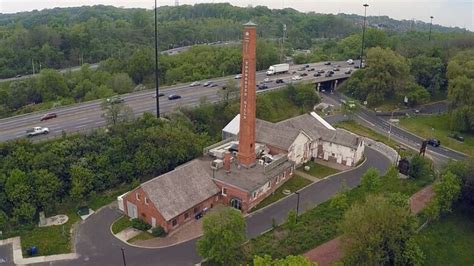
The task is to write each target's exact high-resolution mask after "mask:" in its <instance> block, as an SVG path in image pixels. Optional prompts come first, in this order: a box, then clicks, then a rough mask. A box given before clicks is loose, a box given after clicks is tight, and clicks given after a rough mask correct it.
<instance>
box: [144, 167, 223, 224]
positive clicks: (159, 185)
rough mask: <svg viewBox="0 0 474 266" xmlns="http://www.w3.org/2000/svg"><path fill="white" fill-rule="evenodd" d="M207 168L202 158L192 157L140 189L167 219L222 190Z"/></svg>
mask: <svg viewBox="0 0 474 266" xmlns="http://www.w3.org/2000/svg"><path fill="white" fill-rule="evenodd" d="M205 167H206V166H205V165H203V164H202V163H201V162H200V161H199V160H192V161H190V162H189V163H187V164H184V165H182V166H179V167H177V168H176V169H174V170H173V171H170V172H168V173H165V174H163V175H161V176H158V177H155V178H153V179H152V180H150V181H148V182H145V183H143V184H142V185H141V188H142V189H143V190H144V191H145V192H146V193H147V195H148V197H149V199H150V201H151V202H153V204H155V207H156V208H157V209H158V211H159V212H160V213H161V215H163V217H164V218H165V220H166V221H170V220H171V219H173V218H174V217H176V216H178V215H179V214H181V213H183V212H185V211H186V210H189V209H190V208H192V207H194V206H195V205H197V204H199V203H201V202H202V201H204V200H206V199H208V198H210V197H212V196H214V195H216V194H217V193H218V192H219V189H218V187H217V186H216V184H215V183H214V182H213V181H212V175H211V174H209V171H207V169H206V168H205ZM209 167H210V166H209Z"/></svg>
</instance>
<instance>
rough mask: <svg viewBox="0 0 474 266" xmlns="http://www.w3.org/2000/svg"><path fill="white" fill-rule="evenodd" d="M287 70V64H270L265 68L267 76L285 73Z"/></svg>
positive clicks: (288, 67)
mask: <svg viewBox="0 0 474 266" xmlns="http://www.w3.org/2000/svg"><path fill="white" fill-rule="evenodd" d="M288 71H290V65H289V64H278V65H272V66H270V67H269V68H268V70H267V76H271V75H276V74H280V73H287V72H288Z"/></svg>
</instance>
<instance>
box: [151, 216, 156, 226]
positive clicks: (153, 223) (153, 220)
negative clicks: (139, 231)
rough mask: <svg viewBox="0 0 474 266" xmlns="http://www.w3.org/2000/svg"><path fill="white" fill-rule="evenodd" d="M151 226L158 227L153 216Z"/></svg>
mask: <svg viewBox="0 0 474 266" xmlns="http://www.w3.org/2000/svg"><path fill="white" fill-rule="evenodd" d="M151 227H153V228H155V227H156V218H155V217H151Z"/></svg>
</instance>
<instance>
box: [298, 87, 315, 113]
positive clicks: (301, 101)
mask: <svg viewBox="0 0 474 266" xmlns="http://www.w3.org/2000/svg"><path fill="white" fill-rule="evenodd" d="M319 101H320V99H319V97H318V95H317V94H316V90H315V89H314V86H313V84H305V85H303V86H299V87H298V89H297V90H296V95H295V98H294V102H295V103H296V104H297V105H299V106H300V107H302V108H303V109H307V108H308V107H309V108H312V107H313V106H314V105H316V104H317V103H319Z"/></svg>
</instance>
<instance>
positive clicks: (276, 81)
mask: <svg viewBox="0 0 474 266" xmlns="http://www.w3.org/2000/svg"><path fill="white" fill-rule="evenodd" d="M275 83H285V82H284V81H283V80H282V79H277V80H275Z"/></svg>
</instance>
